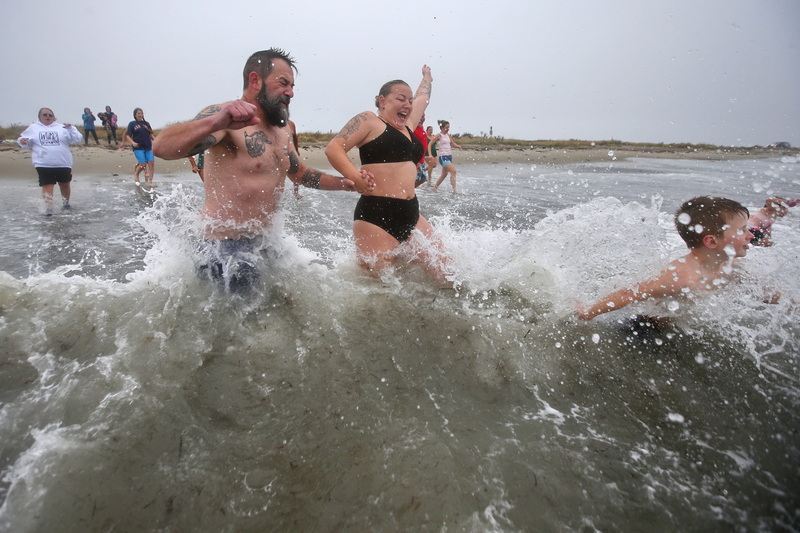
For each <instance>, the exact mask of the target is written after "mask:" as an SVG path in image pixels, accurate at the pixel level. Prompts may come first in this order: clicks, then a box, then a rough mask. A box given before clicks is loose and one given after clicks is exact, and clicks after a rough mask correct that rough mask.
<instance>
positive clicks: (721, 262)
mask: <svg viewBox="0 0 800 533" xmlns="http://www.w3.org/2000/svg"><path fill="white" fill-rule="evenodd" d="M748 216H749V212H748V210H747V208H746V207H744V206H743V205H742V204H740V203H739V202H736V201H734V200H729V199H727V198H719V197H708V196H698V197H696V198H692V199H691V200H688V201H686V202H684V203H683V205H681V207H680V209H678V211H677V212H676V213H675V227H676V228H677V230H678V234H680V236H681V238H682V239H683V241H684V242H685V243H686V246H688V247H689V253H688V254H686V255H685V256H683V257H681V258H680V259H676V260H674V261H672V262H671V263H669V265H668V266H667V268H666V269H665V270H664V271H662V273H661V274H660V275H659V276H657V277H656V278H655V279H651V280H647V281H644V282H642V283H640V284H639V285H637V286H636V288H633V289H631V288H624V289H620V290H618V291H615V292H613V293H611V294H609V295H608V296H606V297H604V298H602V299H600V300H599V301H597V302H595V303H594V304H592V305H590V306H588V307H581V308H579V309H578V310H577V311H576V313H575V314H576V315H577V317H578V318H580V319H583V320H591V319H592V318H594V317H596V316H597V315H600V314H603V313H607V312H609V311H614V310H617V309H622V308H623V307H625V306H626V305H628V304H631V303H633V302H641V301H644V300H648V299H651V298H653V299H662V298H668V297H677V298H685V297H687V296H689V295H691V294H692V293H696V292H700V291H708V290H712V289H715V288H717V287H719V286H721V285H724V283H725V282H726V281H728V280H730V279H731V277H732V274H733V272H734V269H733V266H734V262H735V261H736V260H737V258H740V257H744V256H745V255H747V248H748V247H749V245H750V239H751V238H752V237H753V236H752V234H751V233H750V231H749V230H748V229H747V219H748ZM644 318H646V319H649V318H650V317H644ZM653 321H654V322H658V319H653Z"/></svg>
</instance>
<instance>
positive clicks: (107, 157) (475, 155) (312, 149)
mask: <svg viewBox="0 0 800 533" xmlns="http://www.w3.org/2000/svg"><path fill="white" fill-rule="evenodd" d="M324 150H325V143H313V144H304V145H301V146H300V157H301V159H302V160H303V162H304V163H305V164H306V165H308V166H310V167H312V168H317V169H330V168H331V166H330V163H328V160H327V158H326V157H325V152H324ZM350 155H351V158H352V157H356V152H355V151H352V152H351V154H350ZM797 155H798V150H797V149H783V150H778V149H769V148H729V149H724V150H723V149H718V150H699V149H692V148H688V149H686V150H672V149H664V150H653V149H636V148H635V147H631V146H630V145H628V146H624V147H619V148H616V147H611V146H608V147H605V146H602V145H597V146H594V147H586V148H542V147H536V146H532V147H531V148H520V147H517V146H513V147H509V146H502V145H498V146H497V147H492V148H485V147H480V148H462V149H460V150H459V149H456V150H454V152H453V156H454V160H455V162H456V163H457V164H458V163H462V164H473V163H475V164H504V163H515V164H542V165H570V164H579V163H597V162H604V161H607V162H611V161H623V160H626V159H629V158H631V157H645V158H654V159H692V160H707V161H725V160H743V159H754V160H755V159H772V158H780V157H784V156H791V157H797ZM72 157H73V167H72V168H73V172H74V173H75V174H83V175H93V176H108V177H111V176H133V167H134V162H135V159H134V157H133V154H132V153H131V151H130V150H129V149H124V150H117V149H116V148H109V147H106V146H105V145H101V146H88V147H87V146H82V145H73V147H72ZM185 172H191V165H190V164H189V161H188V159H185V158H184V159H178V160H174V161H166V160H163V159H158V158H157V159H156V176H158V175H161V176H169V175H174V174H181V173H185ZM28 176H34V177H35V171H34V170H33V165H32V164H31V153H30V151H29V150H25V149H23V148H20V147H19V146H18V145H17V144H16V143H8V142H5V143H0V178H10V177H16V178H23V177H28Z"/></svg>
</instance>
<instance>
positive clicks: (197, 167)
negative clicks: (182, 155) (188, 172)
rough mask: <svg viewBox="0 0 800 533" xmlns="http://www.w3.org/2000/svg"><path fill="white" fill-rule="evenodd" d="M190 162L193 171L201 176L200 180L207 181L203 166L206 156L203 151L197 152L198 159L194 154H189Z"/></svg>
mask: <svg viewBox="0 0 800 533" xmlns="http://www.w3.org/2000/svg"><path fill="white" fill-rule="evenodd" d="M188 159H189V164H190V165H192V172H193V173H195V174H197V175H198V176H199V177H200V181H205V180H206V178H205V176H204V175H203V168H204V167H205V158H204V156H203V154H202V153H200V154H197V161H195V159H194V156H193V155H190V156H189V158H188Z"/></svg>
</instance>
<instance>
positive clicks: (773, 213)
mask: <svg viewBox="0 0 800 533" xmlns="http://www.w3.org/2000/svg"><path fill="white" fill-rule="evenodd" d="M796 205H797V200H788V201H787V200H784V199H783V198H779V197H777V196H773V197H770V198H767V200H766V201H765V202H764V207H762V208H761V209H759V210H758V211H756V212H755V213H753V214H752V215H750V219H749V220H748V221H747V225H748V227H749V228H750V232H751V233H752V234H753V240H752V241H750V243H751V244H754V245H756V246H772V245H773V244H775V243H774V242H773V241H772V224H773V223H774V222H775V220H776V219H778V218H782V217H784V216H786V214H787V213H788V212H789V208H790V207H794V206H796Z"/></svg>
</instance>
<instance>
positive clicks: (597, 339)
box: [592, 333, 600, 344]
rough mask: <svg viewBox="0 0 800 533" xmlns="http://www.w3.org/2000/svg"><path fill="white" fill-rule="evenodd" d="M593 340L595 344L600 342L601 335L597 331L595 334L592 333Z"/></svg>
mask: <svg viewBox="0 0 800 533" xmlns="http://www.w3.org/2000/svg"><path fill="white" fill-rule="evenodd" d="M592 342H593V343H595V344H597V343H598V342H600V335H598V334H597V333H595V334H594V335H592Z"/></svg>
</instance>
